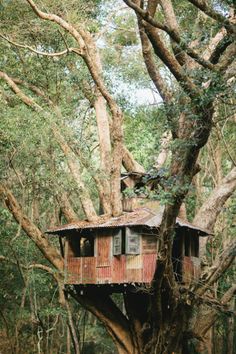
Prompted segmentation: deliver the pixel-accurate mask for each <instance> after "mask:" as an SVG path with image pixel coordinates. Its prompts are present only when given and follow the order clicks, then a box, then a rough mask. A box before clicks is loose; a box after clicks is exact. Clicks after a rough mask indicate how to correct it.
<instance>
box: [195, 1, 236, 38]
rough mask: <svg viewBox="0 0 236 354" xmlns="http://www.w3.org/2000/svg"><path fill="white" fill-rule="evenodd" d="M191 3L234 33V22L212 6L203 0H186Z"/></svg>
mask: <svg viewBox="0 0 236 354" xmlns="http://www.w3.org/2000/svg"><path fill="white" fill-rule="evenodd" d="M188 2H190V3H191V4H193V5H194V6H195V7H197V8H198V9H199V10H201V11H202V12H204V13H205V14H206V15H208V16H209V17H211V18H212V19H213V20H215V21H217V22H220V23H222V24H224V26H225V27H226V28H227V29H229V30H230V31H231V32H232V33H235V26H234V24H233V23H232V22H231V21H229V20H228V19H227V18H226V17H224V16H223V15H221V13H219V12H217V11H215V10H214V9H213V8H212V7H210V6H209V3H207V2H206V1H205V0H188Z"/></svg>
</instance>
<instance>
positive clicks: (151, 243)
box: [142, 235, 157, 254]
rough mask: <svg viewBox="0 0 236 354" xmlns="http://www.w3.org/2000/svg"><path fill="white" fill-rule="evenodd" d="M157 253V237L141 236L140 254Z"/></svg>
mask: <svg viewBox="0 0 236 354" xmlns="http://www.w3.org/2000/svg"><path fill="white" fill-rule="evenodd" d="M156 251H157V236H156V235H143V236H142V253H143V254H153V253H155V252H156Z"/></svg>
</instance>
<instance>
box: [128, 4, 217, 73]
mask: <svg viewBox="0 0 236 354" xmlns="http://www.w3.org/2000/svg"><path fill="white" fill-rule="evenodd" d="M124 2H125V3H126V4H127V5H128V6H129V7H131V8H133V9H134V10H135V12H136V14H137V15H139V16H140V17H141V18H142V19H143V20H144V21H146V23H148V24H149V25H151V26H153V27H154V28H157V29H160V30H163V31H165V32H166V33H167V34H168V35H169V36H170V38H171V39H172V40H173V41H174V42H175V43H176V44H177V45H178V46H177V47H178V51H179V52H181V51H185V52H186V53H187V54H188V55H189V56H190V57H191V58H193V59H194V60H196V62H197V63H199V64H200V65H202V66H203V67H205V68H208V69H210V70H214V65H213V64H212V63H211V62H210V61H208V60H205V59H204V58H202V57H201V56H200V55H199V54H198V53H197V52H196V51H194V50H193V49H192V48H191V47H190V46H189V45H188V44H187V43H185V42H184V41H183V38H181V36H180V33H178V31H176V28H175V29H171V28H169V27H168V26H166V25H163V24H161V23H160V22H157V21H156V20H154V18H153V17H152V16H150V14H149V12H148V11H145V10H143V9H142V8H140V7H139V6H138V5H136V4H134V3H133V2H132V1H129V0H124ZM177 47H176V48H177Z"/></svg>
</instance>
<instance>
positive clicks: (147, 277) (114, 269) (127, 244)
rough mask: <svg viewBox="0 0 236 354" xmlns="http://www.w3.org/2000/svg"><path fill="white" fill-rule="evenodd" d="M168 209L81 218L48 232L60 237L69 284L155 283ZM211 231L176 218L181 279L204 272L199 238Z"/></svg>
mask: <svg viewBox="0 0 236 354" xmlns="http://www.w3.org/2000/svg"><path fill="white" fill-rule="evenodd" d="M162 215H163V210H161V211H159V212H154V211H153V210H150V209H148V208H139V209H136V210H134V211H132V212H126V213H123V214H122V215H121V216H120V217H116V218H115V217H114V218H109V219H104V218H102V217H101V218H100V219H99V221H96V222H88V221H78V222H76V223H73V224H67V225H63V226H59V227H57V228H54V229H51V230H48V232H47V233H48V234H49V235H57V236H59V240H60V245H61V251H62V255H63V257H64V260H65V284H77V285H80V286H81V287H82V286H85V285H104V284H111V285H113V286H115V285H123V286H127V285H129V284H133V285H134V284H147V285H148V284H150V283H151V281H152V278H153V275H154V271H155V267H156V258H157V253H158V234H159V227H160V224H161V220H162ZM207 235H208V232H207V231H206V230H203V229H201V228H198V227H197V226H194V225H193V224H191V223H189V222H187V221H185V220H182V219H180V218H177V220H176V228H175V238H174V244H173V253H172V259H173V266H174V271H175V275H176V279H177V280H178V281H179V282H181V283H185V284H188V283H190V282H191V281H192V280H193V279H197V278H198V276H199V271H200V259H199V237H204V236H207Z"/></svg>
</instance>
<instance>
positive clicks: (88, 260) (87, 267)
mask: <svg viewBox="0 0 236 354" xmlns="http://www.w3.org/2000/svg"><path fill="white" fill-rule="evenodd" d="M81 260H82V283H83V284H96V258H95V257H82V258H81Z"/></svg>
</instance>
